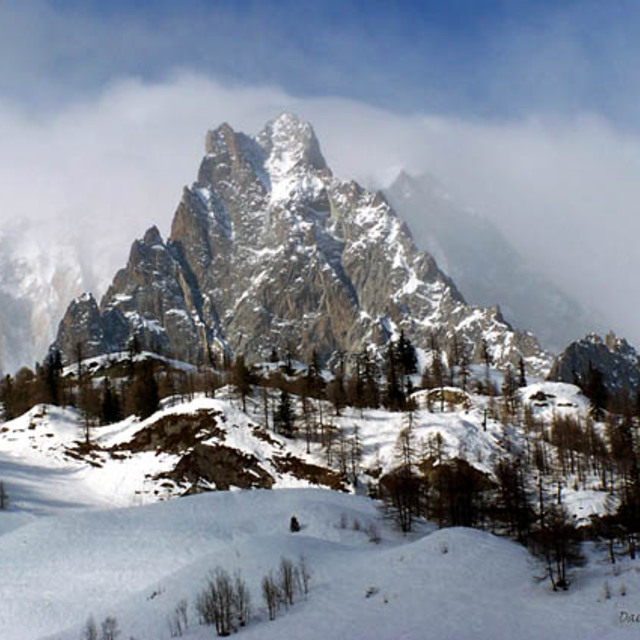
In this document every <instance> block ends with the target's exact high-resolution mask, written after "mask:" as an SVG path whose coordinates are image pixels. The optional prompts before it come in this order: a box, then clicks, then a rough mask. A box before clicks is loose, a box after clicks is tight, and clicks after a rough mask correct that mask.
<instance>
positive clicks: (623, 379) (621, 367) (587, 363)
mask: <svg viewBox="0 0 640 640" xmlns="http://www.w3.org/2000/svg"><path fill="white" fill-rule="evenodd" d="M592 369H595V370H597V371H598V372H600V374H602V382H603V383H604V386H605V387H606V389H607V391H608V392H609V393H610V394H617V393H620V392H621V391H626V392H627V393H630V394H635V393H637V392H638V389H639V387H640V360H639V359H638V353H637V351H636V350H635V349H634V348H633V347H632V346H631V345H630V344H629V343H628V342H627V341H626V340H625V339H624V338H618V337H616V335H615V334H614V333H613V332H611V333H608V334H607V336H606V337H605V339H604V340H603V339H602V338H601V337H600V336H599V335H597V334H595V333H592V334H589V335H588V336H586V337H585V338H583V339H582V340H578V341H576V342H572V343H571V344H570V345H569V346H568V347H567V348H566V349H565V350H564V351H563V352H562V353H561V354H560V355H559V356H558V358H557V360H556V361H555V363H554V365H553V368H552V369H551V372H550V373H549V379H550V380H555V381H558V382H568V383H570V384H583V385H584V384H587V383H588V380H589V375H590V370H592Z"/></svg>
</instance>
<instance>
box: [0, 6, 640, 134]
mask: <svg viewBox="0 0 640 640" xmlns="http://www.w3.org/2000/svg"><path fill="white" fill-rule="evenodd" d="M639 18H640V3H638V2H634V1H614V2H601V1H590V0H582V1H579V2H571V1H556V2H552V1H548V0H538V1H529V2H525V1H522V2H519V1H517V0H516V1H511V2H508V1H498V0H475V1H473V0H448V1H446V0H439V1H433V2H408V1H400V2H379V1H376V0H371V1H363V0H360V1H349V0H343V1H335V0H331V1H327V0H325V1H323V2H307V1H304V0H299V1H298V2H289V1H284V0H283V1H277V2H276V1H268V0H267V1H265V0H263V1H262V2H255V1H253V2H252V1H249V0H236V1H233V2H232V1H227V2H213V1H208V2H207V1H205V0H184V1H182V2H176V1H175V0H149V1H147V2H132V1H129V2H125V1H124V0H110V1H108V2H105V1H104V0H102V1H100V0H88V1H85V2H78V1H72V0H50V1H49V2H47V1H45V0H32V1H31V2H22V1H13V0H5V1H3V2H0V36H2V40H1V42H0V54H1V56H0V58H1V59H2V60H4V62H0V96H2V97H4V98H5V99H6V98H9V99H11V100H17V101H20V102H22V103H23V104H24V103H30V104H31V105H34V106H37V105H47V106H48V105H49V104H51V103H56V102H57V103H60V102H64V101H65V100H69V99H71V98H77V97H78V96H82V95H86V94H89V93H91V92H95V91H99V90H100V89H101V88H102V87H104V86H105V85H106V84H108V83H109V82H113V81H114V79H117V78H118V77H122V76H132V75H133V76H137V77H141V78H145V79H148V80H162V79H164V78H166V77H167V76H168V75H169V74H171V73H172V72H175V71H176V70H185V69H187V70H192V71H197V72H200V73H204V74H207V75H210V76H213V77H215V78H216V79H218V80H220V81H223V82H227V83H235V84H250V85H256V84H260V85H272V86H273V85H275V86H279V87H282V88H283V89H284V90H285V91H287V92H289V93H292V94H294V95H298V96H323V95H335V96H342V97H349V98H354V99H357V100H361V101H363V102H366V103H369V104H372V105H377V106H381V107H384V108H386V109H390V110H396V111H404V112H413V111H424V110H428V111H438V112H446V113H448V114H457V115H461V116H465V117H469V116H470V117H478V118H483V119H496V118H519V117H522V116H524V115H527V114H529V113H543V114H559V115H561V116H565V115H572V114H574V113H577V112H583V111H589V112H594V113H598V114H602V115H604V116H606V117H608V118H611V119H612V120H614V121H615V122H617V123H620V125H621V126H634V127H635V126H636V124H637V122H638V116H637V115H636V111H637V109H636V104H637V101H636V99H637V97H638V93H640V91H639V87H638V82H639V80H638V79H637V78H636V76H638V74H637V69H638V62H639V61H640V56H639V55H638V46H637V42H636V39H637V32H638V26H640V19H639Z"/></svg>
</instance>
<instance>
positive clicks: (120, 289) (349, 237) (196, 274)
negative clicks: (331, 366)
mask: <svg viewBox="0 0 640 640" xmlns="http://www.w3.org/2000/svg"><path fill="white" fill-rule="evenodd" d="M205 150H206V155H205V157H204V158H203V160H202V162H201V165H200V169H199V171H198V177H197V180H196V182H195V183H194V184H193V185H192V186H191V187H189V188H185V190H184V193H183V197H182V200H181V202H180V203H179V205H178V208H177V211H176V213H175V216H174V219H173V224H172V228H171V235H170V237H169V239H168V240H166V241H165V240H164V239H163V238H162V237H161V235H160V233H159V231H158V230H157V229H156V228H155V227H152V228H151V229H149V231H147V233H146V234H145V235H144V237H143V238H142V239H141V240H137V241H135V242H134V243H133V246H132V248H131V252H130V256H129V260H128V263H127V265H126V267H125V268H124V269H121V270H120V271H119V272H118V273H117V274H116V276H115V278H114V279H113V282H112V284H111V286H110V287H109V289H108V290H107V292H106V294H105V295H104V297H103V298H102V300H101V302H100V304H98V303H97V301H96V300H95V299H94V298H93V297H92V296H90V295H86V296H84V297H81V298H79V299H77V300H75V301H74V302H73V303H72V304H71V305H70V307H69V308H68V310H67V313H66V314H65V316H64V318H63V320H62V322H61V324H60V328H59V331H58V335H57V338H56V341H55V346H56V347H57V348H58V349H59V350H60V351H61V352H62V354H63V357H64V358H65V359H66V360H68V361H69V360H72V359H74V358H75V350H76V345H77V344H78V343H81V344H82V345H83V349H84V355H85V356H95V355H99V354H104V353H109V352H116V351H121V350H124V349H126V347H127V344H128V342H129V341H130V340H131V338H132V337H133V336H136V337H137V339H138V341H139V343H140V345H141V346H142V347H143V348H145V349H148V350H150V351H153V352H156V353H161V354H163V355H165V356H168V357H171V358H175V359H179V360H182V361H185V362H190V363H194V364H199V363H203V362H207V361H208V360H209V358H210V357H211V355H212V353H217V354H220V353H222V352H227V353H243V354H245V356H246V357H248V358H249V359H253V360H258V359H262V360H265V359H266V358H267V357H268V355H269V353H270V352H271V350H272V349H273V348H276V349H277V350H279V351H280V352H283V351H285V350H293V349H294V348H295V351H296V352H297V354H298V356H299V357H301V358H305V359H308V358H309V357H310V355H311V352H312V350H313V349H317V351H318V353H319V355H320V358H321V359H322V360H323V361H326V360H327V359H329V358H330V357H331V356H332V354H335V353H336V352H338V351H343V352H356V351H359V350H361V349H362V348H363V347H364V346H365V345H368V344H371V343H373V344H376V345H379V346H382V345H384V344H385V343H386V342H387V341H388V340H389V339H390V338H392V337H394V336H397V335H398V334H399V333H400V331H401V330H404V331H405V333H406V335H407V336H408V337H410V339H411V340H412V341H413V342H414V344H415V345H416V346H418V347H422V348H425V349H426V348H428V345H429V344H430V339H431V336H432V335H436V336H437V337H438V339H439V342H440V344H441V345H442V346H443V347H444V346H449V345H450V343H451V342H452V341H453V337H454V335H455V336H456V337H457V339H458V341H459V343H460V344H464V345H466V347H467V349H468V350H469V352H470V356H471V358H472V360H473V361H475V362H480V361H481V360H482V352H483V341H484V342H486V344H487V346H488V347H489V350H490V351H491V352H492V355H493V359H494V362H495V364H496V365H497V366H502V367H504V366H505V365H506V364H507V363H509V362H510V363H513V364H515V363H517V362H518V360H519V359H520V357H521V356H522V357H524V359H525V361H526V363H527V365H528V367H529V369H530V370H531V371H532V372H542V371H545V370H546V369H547V368H548V366H549V364H550V360H549V357H548V355H547V354H545V353H544V352H543V351H542V350H541V348H540V347H539V345H538V343H537V341H536V339H535V338H534V337H533V336H532V335H531V334H528V333H522V332H519V331H515V330H513V329H512V328H511V326H510V325H509V324H508V323H507V322H506V321H505V320H504V318H503V317H502V315H501V313H500V310H499V309H498V307H491V308H479V307H473V306H470V305H468V304H467V303H466V302H465V300H464V298H463V296H462V295H461V294H460V292H459V291H458V289H457V288H456V286H455V285H454V283H453V281H452V280H451V279H450V278H449V277H447V276H446V275H445V274H444V273H443V272H442V271H441V270H440V269H439V267H438V265H437V264H436V261H435V260H434V259H433V257H432V256H431V255H429V254H427V253H424V252H421V251H419V250H418V248H417V247H416V245H415V243H414V241H413V238H412V236H411V233H410V232H409V229H408V227H407V226H406V225H405V223H404V222H402V221H401V220H400V218H398V216H397V215H396V213H395V211H394V210H393V208H392V207H391V206H390V204H389V203H388V202H387V200H386V199H385V198H384V196H383V195H382V194H381V193H372V192H370V191H367V190H366V189H364V188H363V187H361V186H360V185H359V184H357V183H356V182H353V181H351V182H347V181H343V180H340V179H338V178H336V177H334V176H333V174H332V172H331V170H330V169H329V167H328V166H327V163H326V161H325V159H324V157H323V155H322V152H321V150H320V145H319V143H318V140H317V138H316V136H315V133H314V131H313V129H312V127H311V125H310V124H308V123H306V122H303V121H301V120H299V119H298V118H297V117H296V116H294V115H291V114H283V115H281V116H279V117H278V118H276V119H274V120H273V121H271V122H269V123H268V124H267V125H266V127H265V128H264V129H263V131H261V132H260V133H259V134H258V135H257V136H255V137H249V136H247V135H245V134H243V133H237V132H235V131H233V129H232V128H231V127H230V126H229V125H228V124H223V125H221V126H220V127H218V128H217V129H215V130H214V131H210V132H209V133H207V136H206V142H205Z"/></svg>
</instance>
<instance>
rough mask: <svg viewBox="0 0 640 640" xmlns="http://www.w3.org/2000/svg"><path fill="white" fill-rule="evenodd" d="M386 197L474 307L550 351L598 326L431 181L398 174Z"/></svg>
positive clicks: (488, 224)
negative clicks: (494, 313)
mask: <svg viewBox="0 0 640 640" xmlns="http://www.w3.org/2000/svg"><path fill="white" fill-rule="evenodd" d="M385 195H386V196H387V198H388V200H389V202H390V203H391V204H392V205H393V207H394V208H395V210H396V211H397V212H398V214H399V215H400V216H402V217H403V218H404V219H405V220H406V221H407V222H408V224H409V225H410V226H411V228H412V229H413V232H414V237H415V238H416V239H417V241H418V244H419V245H420V247H421V248H422V249H423V250H425V251H428V252H429V253H431V254H432V255H433V256H434V258H435V259H436V260H437V262H438V265H439V266H440V268H441V269H443V270H444V271H445V272H446V273H447V274H448V275H449V276H450V277H451V278H453V280H454V281H455V283H456V285H457V286H458V287H459V289H460V291H461V292H462V294H463V295H464V296H465V298H466V299H467V300H468V301H469V302H471V303H472V304H478V305H495V304H499V305H500V309H501V311H502V313H503V314H504V317H505V318H506V319H507V320H508V321H509V322H512V323H513V324H514V325H515V326H517V327H519V328H521V329H524V330H528V331H531V332H532V333H534V334H535V335H536V336H537V337H538V338H539V339H540V341H541V342H542V344H543V345H544V346H545V347H547V348H549V349H551V350H554V351H559V350H560V349H562V348H564V346H565V345H567V344H568V343H569V342H571V341H572V340H575V339H576V338H578V337H579V336H582V335H584V334H585V333H587V332H588V331H593V330H596V329H598V328H599V327H600V326H601V319H599V318H597V317H596V316H595V314H592V313H589V312H587V311H586V310H585V309H584V308H582V306H581V305H580V304H579V303H578V302H577V301H576V300H575V299H573V298H571V296H569V295H567V294H566V293H565V292H563V291H561V290H560V288H559V287H558V286H556V285H555V284H554V283H553V282H551V281H550V280H549V279H548V278H546V277H545V276H543V275H541V274H540V273H538V272H536V271H535V270H534V268H533V267H532V266H530V265H528V264H527V263H526V262H525V261H524V259H523V258H522V256H521V255H519V254H518V252H517V251H516V250H515V249H514V248H513V247H512V246H511V245H510V244H509V242H508V241H507V240H506V239H505V238H504V236H503V235H502V234H501V233H500V231H499V230H498V229H497V228H496V227H495V226H494V225H493V224H492V223H491V222H490V221H489V220H487V219H485V218H482V217H480V216H478V215H474V214H473V213H471V212H469V211H468V210H466V209H464V208H463V207H461V206H460V205H458V204H457V203H456V202H455V201H454V200H453V199H452V198H451V197H450V195H449V194H448V193H447V192H446V191H445V189H444V188H443V187H442V185H440V184H439V183H438V181H437V180H436V179H435V178H434V177H433V176H431V175H429V174H424V175H422V176H417V177H413V176H410V175H408V174H407V173H405V172H402V173H401V174H400V175H399V176H398V177H397V178H396V180H395V181H394V182H393V184H392V185H391V186H390V187H389V188H388V189H387V190H386V191H385Z"/></svg>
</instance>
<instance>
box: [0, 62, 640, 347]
mask: <svg viewBox="0 0 640 640" xmlns="http://www.w3.org/2000/svg"><path fill="white" fill-rule="evenodd" d="M285 109H290V110H294V111H296V112H297V113H298V114H299V115H300V116H301V117H303V118H306V119H308V120H310V121H311V122H312V123H313V124H314V126H315V129H316V132H317V134H318V137H319V139H320V142H321V145H322V147H323V150H324V152H325V155H326V157H327V159H328V161H329V164H330V165H331V166H332V167H333V168H334V171H335V172H336V173H337V174H338V175H339V176H341V177H345V178H350V177H355V178H357V179H359V180H361V181H364V182H367V183H373V184H380V183H381V182H384V181H385V180H388V179H389V177H390V174H391V172H392V171H394V170H396V169H398V168H400V167H406V168H408V169H410V170H413V171H422V170H430V171H431V172H432V173H434V174H435V175H437V176H438V177H439V178H440V179H441V180H442V181H443V182H444V183H445V184H446V185H447V186H448V187H449V188H450V189H451V191H453V192H454V193H456V194H458V195H459V197H460V198H461V199H462V200H463V201H464V202H465V203H467V204H469V205H471V206H473V207H475V208H477V209H479V210H481V211H482V212H483V213H484V214H485V215H487V216H489V217H491V218H493V219H495V220H496V221H498V223H499V224H500V226H501V227H502V228H503V229H504V231H505V233H506V235H507V236H508V237H509V238H510V239H511V240H512V241H513V242H514V243H515V244H516V245H517V246H518V247H519V248H520V250H521V251H522V252H523V253H524V254H525V255H526V256H528V257H529V259H530V260H531V262H533V263H535V264H536V265H537V266H539V267H540V268H541V269H543V270H545V271H546V272H547V273H549V274H550V275H551V276H552V277H555V279H556V280H558V281H559V282H560V283H561V284H563V285H564V286H565V288H570V289H571V290H573V291H574V292H575V293H576V294H577V295H578V296H579V297H580V298H581V299H582V300H583V301H586V302H587V303H588V304H590V305H592V306H593V307H595V308H597V309H600V310H604V312H605V313H606V314H607V316H608V317H612V318H615V319H616V328H618V329H619V330H621V331H622V332H624V333H626V334H627V335H629V336H630V337H631V338H632V339H634V340H635V341H636V342H638V341H640V327H639V326H638V325H637V323H636V321H635V317H636V316H637V315H638V312H639V311H640V302H639V301H637V299H636V296H635V295H634V293H635V292H634V284H635V282H634V278H635V274H636V273H638V272H639V271H640V257H638V256H640V253H638V252H637V251H636V247H635V244H636V239H637V238H638V237H639V233H638V232H639V231H640V229H639V227H640V218H639V217H638V216H637V215H636V206H637V205H636V203H637V202H638V201H639V197H638V196H640V193H639V192H640V183H638V180H637V176H638V175H640V172H639V170H640V139H639V138H638V137H637V136H635V135H631V134H628V133H621V132H619V131H617V130H616V129H615V128H614V127H613V126H612V125H611V124H609V123H608V122H606V121H605V120H603V119H601V118H597V117H592V116H589V115H587V114H586V115H584V116H582V117H577V118H573V119H571V120H563V121H558V120H556V121H545V120H542V119H536V118H530V119H526V120H522V121H511V122H495V121H494V122H490V123H487V122H483V121H480V120H462V119H456V118H451V117H447V116H443V115H438V114H421V113H416V114H412V115H398V114H392V113H389V112H386V111H383V110H381V109H377V108H374V107H370V106H366V105H364V104H360V103H357V102H354V101H350V100H344V99H339V98H305V99H300V98H294V97H292V96H290V95H287V94H286V93H284V92H283V91H282V90H280V89H278V88H273V87H272V88H270V87H263V88H251V87H242V86H225V85H222V84H220V83H219V82H217V81H215V80H212V79H210V78H206V77H203V76H196V75H192V74H189V73H182V74H176V75H175V76H174V77H173V78H172V79H168V80H166V81H164V82H161V83H157V84H146V83H142V82H140V81H138V80H135V79H128V80H122V81H119V82H114V83H112V84H111V85H110V86H109V87H108V88H107V89H106V90H104V91H103V92H102V93H101V94H100V95H98V96H96V97H94V98H91V99H85V100H83V101H79V102H75V103H71V104H68V105H67V106H65V107H63V108H60V109H59V110H57V111H55V112H51V113H49V114H43V113H38V114H37V115H34V114H33V113H29V112H26V111H20V110H19V109H17V108H15V107H11V106H10V105H7V104H1V103H0V135H1V136H2V138H1V139H2V145H1V146H0V176H2V179H1V184H0V220H2V221H4V223H6V222H8V221H9V222H10V221H13V220H16V219H19V218H21V217H30V218H32V219H46V220H56V221H59V225H60V227H61V228H62V229H64V230H65V233H67V234H77V235H78V236H79V237H81V238H82V241H83V243H84V245H85V247H86V249H87V252H88V253H89V254H90V255H92V259H93V260H94V262H95V263H96V265H97V268H98V270H99V271H100V273H101V274H102V275H103V276H104V277H109V278H110V277H111V275H112V274H113V272H114V270H115V268H116V267H118V266H121V265H122V264H123V263H124V261H125V259H126V255H127V253H128V248H129V245H130V243H131V241H132V239H133V238H134V237H137V236H140V235H141V234H142V233H143V231H144V230H145V228H147V227H148V226H150V225H151V224H158V225H159V226H160V228H161V230H162V231H163V233H165V234H166V233H167V232H168V230H169V226H170V221H171V217H172V215H173V212H174V210H175V207H176V205H177V203H178V200H179V198H180V195H181V189H182V186H183V185H184V184H188V183H190V182H191V181H192V180H193V179H194V177H195V175H196V171H197V165H198V162H199V159H200V156H201V154H202V148H203V139H204V133H205V131H206V130H207V129H208V128H212V127H215V126H217V125H218V124H220V123H221V122H222V121H228V122H229V123H230V124H231V125H232V126H233V127H234V128H235V129H237V130H243V131H246V132H247V133H255V132H257V131H258V130H259V129H260V128H261V127H262V125H263V124H264V122H265V121H266V120H268V119H269V118H271V117H273V116H275V115H276V114H277V113H278V112H280V111H282V110H285Z"/></svg>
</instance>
